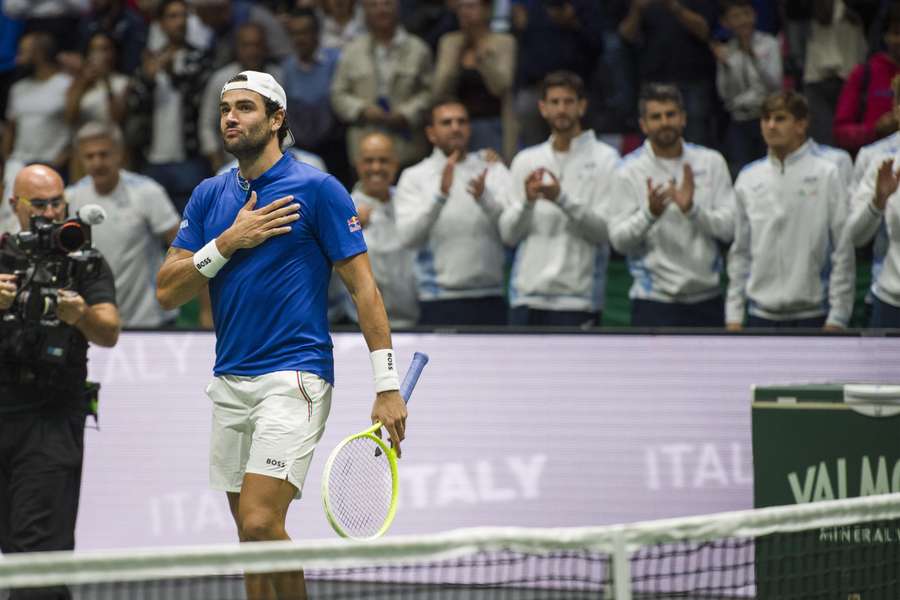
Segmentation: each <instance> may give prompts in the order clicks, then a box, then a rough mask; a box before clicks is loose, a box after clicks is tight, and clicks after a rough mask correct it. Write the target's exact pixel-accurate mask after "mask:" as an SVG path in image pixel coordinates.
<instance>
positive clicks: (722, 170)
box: [609, 140, 734, 303]
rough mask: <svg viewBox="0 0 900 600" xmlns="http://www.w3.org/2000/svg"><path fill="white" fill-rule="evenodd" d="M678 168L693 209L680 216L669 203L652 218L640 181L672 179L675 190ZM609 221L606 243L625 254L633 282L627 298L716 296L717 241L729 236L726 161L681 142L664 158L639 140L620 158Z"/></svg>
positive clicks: (688, 300)
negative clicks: (689, 184) (687, 181)
mask: <svg viewBox="0 0 900 600" xmlns="http://www.w3.org/2000/svg"><path fill="white" fill-rule="evenodd" d="M685 163H687V164H690V165H691V169H692V170H693V172H694V189H695V191H694V206H693V208H692V209H691V210H690V211H689V212H688V213H687V214H684V213H682V212H681V209H680V208H678V206H676V205H675V204H674V203H669V205H668V206H666V208H665V210H664V211H663V213H662V214H661V215H660V216H659V217H654V216H653V215H652V214H651V213H650V208H649V206H648V204H647V179H650V180H651V181H652V182H653V185H655V186H656V185H660V184H668V182H669V181H670V180H671V179H673V178H674V179H675V185H676V186H680V185H681V182H682V178H683V171H684V164H685ZM609 223H610V241H611V242H612V245H613V247H614V248H615V249H616V250H618V251H619V252H621V253H622V254H625V255H626V256H627V258H628V267H629V269H630V271H631V275H632V277H634V283H633V284H632V286H631V291H630V292H629V296H630V297H631V298H639V299H643V300H656V301H659V302H684V303H693V302H701V301H703V300H708V299H710V298H714V297H716V296H718V295H720V294H721V289H720V287H719V285H720V277H721V273H722V270H723V261H722V256H721V253H720V251H719V247H718V244H717V240H718V241H721V242H725V243H727V242H730V241H731V239H732V237H733V235H734V191H733V189H732V187H731V176H730V175H729V173H728V166H727V163H726V162H725V159H724V158H723V157H722V155H721V154H719V153H718V152H716V151H715V150H710V149H709V148H704V147H703V146H697V145H694V144H688V143H685V144H684V152H682V155H681V157H679V158H678V159H675V160H663V159H660V158H658V157H657V156H656V155H654V153H653V148H652V146H651V145H650V142H649V140H648V141H645V142H644V145H643V146H642V147H640V148H638V149H637V150H635V151H634V152H632V153H631V154H629V155H628V156H626V157H625V158H624V159H622V162H621V164H620V167H619V170H618V172H617V176H616V184H615V188H614V191H613V195H612V198H611V211H610V216H609Z"/></svg>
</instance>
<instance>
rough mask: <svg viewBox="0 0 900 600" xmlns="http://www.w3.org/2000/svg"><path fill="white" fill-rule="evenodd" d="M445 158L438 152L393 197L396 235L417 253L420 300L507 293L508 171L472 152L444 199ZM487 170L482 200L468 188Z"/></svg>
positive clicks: (406, 176)
mask: <svg viewBox="0 0 900 600" xmlns="http://www.w3.org/2000/svg"><path fill="white" fill-rule="evenodd" d="M446 164H447V157H446V156H445V155H444V153H443V152H441V151H440V150H439V149H437V148H435V150H434V152H433V153H432V154H431V156H429V157H428V158H426V159H424V160H423V161H421V162H419V163H418V164H415V165H413V166H412V167H409V168H408V169H406V170H404V171H403V174H402V175H400V181H399V182H398V183H397V191H396V193H395V194H394V215H395V220H396V225H397V235H398V236H399V237H400V240H401V242H402V243H403V245H404V246H406V247H408V248H412V249H415V250H417V251H418V255H417V257H416V279H417V281H418V288H419V300H446V299H453V298H479V297H483V296H500V295H503V277H504V267H505V262H506V250H505V248H504V247H503V243H502V242H501V241H500V232H499V230H498V229H497V221H498V220H499V219H500V213H502V212H503V208H504V202H505V199H506V197H507V193H508V191H509V184H510V179H509V170H507V168H506V166H505V165H503V164H502V163H500V162H495V163H488V162H487V161H486V160H485V159H484V157H483V156H482V154H481V153H480V152H479V153H469V154H467V155H466V158H465V159H464V160H463V161H462V162H460V163H459V164H457V165H456V170H455V172H454V175H453V185H452V186H451V188H450V193H449V194H448V196H447V198H446V199H442V198H440V188H441V174H442V172H443V170H444V165H446ZM485 169H487V170H488V175H487V180H486V185H485V188H486V189H485V193H484V197H483V198H482V199H481V200H480V201H476V200H475V199H474V198H473V197H472V196H471V194H469V192H468V191H467V190H466V187H467V186H468V183H469V180H471V179H472V178H474V177H476V176H477V175H480V174H481V173H482V171H484V170H485Z"/></svg>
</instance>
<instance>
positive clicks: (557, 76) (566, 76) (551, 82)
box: [541, 71, 585, 100]
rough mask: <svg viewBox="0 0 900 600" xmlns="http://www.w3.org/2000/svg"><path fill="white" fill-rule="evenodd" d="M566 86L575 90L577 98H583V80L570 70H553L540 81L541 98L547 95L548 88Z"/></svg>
mask: <svg viewBox="0 0 900 600" xmlns="http://www.w3.org/2000/svg"><path fill="white" fill-rule="evenodd" d="M555 87H566V88H569V89H570V90H572V91H573V92H575V95H576V96H577V97H578V99H579V100H583V99H584V97H585V95H584V80H583V79H582V78H581V77H579V76H578V75H577V74H575V73H573V72H572V71H553V72H552V73H548V74H547V76H546V77H544V80H543V81H541V99H542V100H543V99H544V98H546V97H547V92H548V91H549V90H550V88H555Z"/></svg>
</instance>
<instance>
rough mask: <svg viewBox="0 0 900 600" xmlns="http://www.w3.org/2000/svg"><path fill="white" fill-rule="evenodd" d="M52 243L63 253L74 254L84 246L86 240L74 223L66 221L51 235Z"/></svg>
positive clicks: (82, 232)
mask: <svg viewBox="0 0 900 600" xmlns="http://www.w3.org/2000/svg"><path fill="white" fill-rule="evenodd" d="M53 238H54V240H53V241H54V242H55V244H56V245H57V246H58V247H59V249H60V250H62V251H63V252H67V253H68V252H75V251H77V250H80V249H81V247H82V246H84V242H85V240H86V239H87V238H86V237H85V233H84V229H82V227H81V225H80V224H79V223H77V222H75V221H66V222H65V223H63V224H62V225H60V226H59V229H57V230H56V231H55V232H54V234H53Z"/></svg>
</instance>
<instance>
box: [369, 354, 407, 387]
mask: <svg viewBox="0 0 900 600" xmlns="http://www.w3.org/2000/svg"><path fill="white" fill-rule="evenodd" d="M369 359H370V360H371V361H372V372H373V373H374V374H375V391H376V392H387V391H389V390H399V389H400V377H399V376H398V375H397V363H396V360H395V357H394V351H393V350H391V349H390V348H386V349H384V350H376V351H374V352H372V353H370V354H369Z"/></svg>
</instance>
